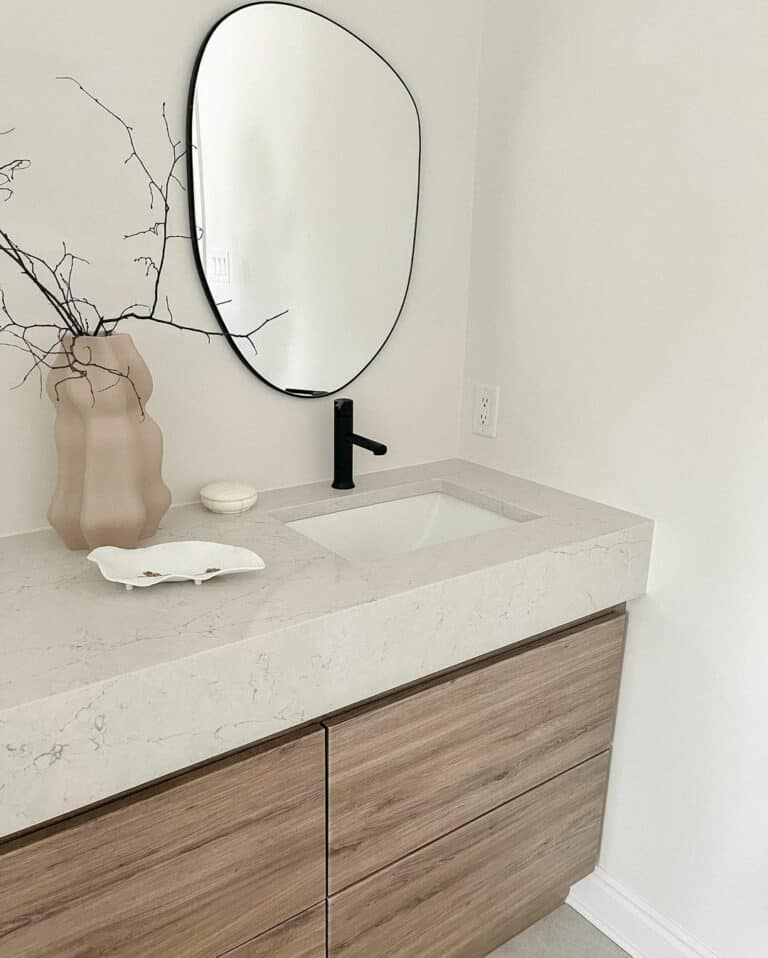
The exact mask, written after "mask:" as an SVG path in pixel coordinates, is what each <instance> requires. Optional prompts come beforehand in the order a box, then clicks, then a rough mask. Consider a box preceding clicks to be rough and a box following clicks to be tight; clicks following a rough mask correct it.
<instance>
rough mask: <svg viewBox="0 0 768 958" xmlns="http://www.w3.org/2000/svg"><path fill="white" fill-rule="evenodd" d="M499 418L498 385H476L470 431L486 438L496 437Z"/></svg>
mask: <svg viewBox="0 0 768 958" xmlns="http://www.w3.org/2000/svg"><path fill="white" fill-rule="evenodd" d="M498 418H499V387H498V386H488V385H480V384H478V385H476V386H475V397H474V403H473V405H472V432H473V433H474V434H475V435H476V436H485V437H486V438H488V439H494V438H495V437H496V425H497V422H498Z"/></svg>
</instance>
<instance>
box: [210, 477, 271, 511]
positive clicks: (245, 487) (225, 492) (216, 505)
mask: <svg viewBox="0 0 768 958" xmlns="http://www.w3.org/2000/svg"><path fill="white" fill-rule="evenodd" d="M258 498H259V493H258V491H257V490H256V489H255V487H254V486H252V485H250V484H249V483H247V482H239V481H236V480H227V481H224V482H209V483H208V485H207V486H203V488H202V489H201V490H200V502H202V504H203V505H204V506H205V508H206V509H209V510H210V511H211V512H217V513H220V514H222V515H232V516H235V515H240V514H241V513H243V512H247V511H248V510H249V509H251V508H252V507H253V506H255V505H256V500H257V499H258Z"/></svg>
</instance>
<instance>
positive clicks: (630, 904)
mask: <svg viewBox="0 0 768 958" xmlns="http://www.w3.org/2000/svg"><path fill="white" fill-rule="evenodd" d="M568 904H569V905H570V906H571V908H573V909H574V910H575V911H577V912H578V913H579V914H580V915H581V916H582V917H583V918H586V919H587V921H588V922H590V923H591V924H592V925H594V926H595V927H596V928H598V929H599V930H600V931H601V932H602V933H603V934H604V935H606V936H607V937H608V938H610V939H611V940H612V941H614V942H615V943H616V944H617V945H618V946H619V947H620V948H623V949H624V951H626V952H627V954H629V955H631V956H632V958H717V956H716V955H715V954H714V952H712V951H710V950H709V949H708V948H705V947H704V946H703V945H701V944H699V942H697V941H694V940H693V939H692V938H691V936H690V935H689V934H687V933H686V932H685V931H684V930H683V929H682V928H680V926H679V925H676V924H675V923H674V922H671V921H668V920H667V919H666V918H663V917H662V916H661V915H659V914H658V912H655V911H654V910H653V909H652V908H651V907H650V905H648V904H646V902H644V901H641V900H640V899H638V898H636V897H635V896H633V895H632V894H631V893H630V892H629V891H627V889H625V888H623V887H622V886H621V885H620V884H619V882H617V881H615V880H614V879H613V878H611V876H610V875H608V874H607V873H606V872H605V871H603V869H602V868H597V869H596V870H595V871H594V872H593V873H592V874H591V875H589V876H588V877H587V878H585V879H584V880H583V881H580V882H579V883H578V884H577V885H574V886H573V888H572V889H571V893H570V895H569V896H568Z"/></svg>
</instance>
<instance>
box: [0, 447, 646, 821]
mask: <svg viewBox="0 0 768 958" xmlns="http://www.w3.org/2000/svg"><path fill="white" fill-rule="evenodd" d="M439 489H444V490H445V491H448V492H450V491H453V492H455V493H458V494H460V495H461V497H463V498H467V499H469V500H470V501H477V502H478V503H482V502H483V497H490V498H491V499H493V500H495V501H496V502H497V503H498V504H499V507H500V508H501V509H503V510H504V511H505V512H507V514H508V515H510V516H511V517H513V518H515V517H517V518H525V519H527V521H521V522H516V523H515V524H514V525H512V526H510V527H508V528H504V529H500V530H496V531H492V532H486V533H483V534H482V535H479V536H475V537H472V538H471V539H464V540H462V541H458V542H449V543H444V544H442V545H436V546H432V547H429V548H427V549H423V550H420V551H418V552H412V553H408V554H406V555H400V556H396V557H394V558H390V559H382V560H378V561H375V562H360V563H353V562H349V561H347V560H345V559H343V558H341V557H339V556H336V555H334V554H332V553H330V552H328V551H327V550H326V549H324V548H323V547H322V546H320V545H318V544H316V543H314V542H312V541H311V540H309V539H306V538H305V537H304V536H302V535H300V534H299V533H298V532H296V531H294V530H292V529H290V528H289V527H287V526H286V525H285V521H287V520H290V519H296V518H301V517H303V516H306V515H313V514H319V513H324V512H329V511H334V510H335V509H337V508H339V500H344V501H345V505H347V506H348V505H350V504H353V505H357V504H368V503H372V502H378V501H383V500H386V499H391V498H397V497H400V496H401V495H403V494H410V495H413V494H418V493H420V492H427V491H433V490H439ZM526 514H527V515H526ZM531 516H532V518H531ZM652 533H653V525H652V523H651V522H650V521H649V520H647V519H643V518H641V517H639V516H634V515H631V514H629V513H626V512H621V511H619V510H616V509H612V508H609V507H607V506H603V505H600V504H598V503H594V502H590V501H588V500H585V499H580V498H578V497H575V496H571V495H568V494H566V493H563V492H559V491H557V490H554V489H550V488H547V487H544V486H540V485H537V484H535V483H531V482H527V481H524V480H522V479H517V478H514V477H512V476H508V475H505V474H503V473H500V472H496V471H493V470H490V469H486V468H483V467H481V466H477V465H473V464H471V463H466V462H462V461H459V460H449V461H446V462H439V463H430V464H427V465H422V466H414V467H409V468H405V469H396V470H391V471H388V472H379V473H373V474H369V475H366V476H362V477H359V479H358V487H357V489H355V490H353V491H351V492H337V491H335V490H333V489H331V488H330V486H329V484H327V483H315V484H311V485H306V486H298V487H293V488H288V489H282V490H273V491H270V492H265V493H263V494H262V495H261V497H260V499H259V503H258V505H257V507H256V508H255V509H253V510H252V511H251V512H249V513H246V514H245V515H243V516H238V517H232V516H215V515H213V514H211V513H208V512H206V511H205V510H204V509H203V508H202V507H201V506H185V507H181V508H177V509H173V510H171V512H170V513H169V514H168V516H167V517H166V519H165V520H164V523H163V526H162V528H161V531H160V533H159V534H158V536H157V537H156V540H155V541H170V540H173V539H207V540H212V541H218V542H225V543H230V544H232V545H242V546H246V547H248V548H251V549H254V550H255V551H256V552H258V553H259V554H260V555H261V556H262V557H263V558H264V560H265V562H266V565H267V567H266V570H265V571H263V572H260V573H255V574H253V575H243V576H232V577H228V578H220V579H214V580H212V581H210V582H207V583H205V584H204V585H202V586H199V587H196V586H195V585H193V584H192V583H176V584H167V585H157V586H155V587H153V588H151V589H142V590H134V591H133V592H127V591H125V590H124V589H123V588H122V587H121V586H118V585H115V584H113V583H109V582H106V581H105V580H103V579H102V578H101V576H100V574H99V571H98V569H97V568H96V567H95V566H94V565H93V564H91V563H88V562H86V561H85V556H84V554H83V553H73V552H69V551H68V550H67V549H66V548H65V547H64V546H63V545H62V544H61V542H60V541H59V540H58V538H57V537H56V536H55V534H54V533H53V532H40V533H33V534H30V535H23V536H15V537H11V538H7V539H3V540H0V623H2V625H1V626H0V629H1V630H2V631H1V634H0V657H1V661H2V669H1V670H0V836H3V835H10V834H12V833H14V832H17V831H19V830H22V829H25V828H28V827H30V826H32V825H35V824H38V823H41V822H43V821H46V820H48V819H50V818H52V817H55V816H58V815H61V814H63V813H65V812H67V811H70V810H73V809H76V808H80V807H82V806H84V805H87V804H90V803H92V802H95V801H98V800H100V799H103V798H105V797H108V796H110V795H114V794H117V793H118V792H121V791H124V790H127V789H130V788H133V787H135V786H137V785H140V784H143V783H145V782H147V781H151V780H152V779H155V778H157V777H159V776H162V775H166V774H168V773H171V772H173V771H176V770H179V769H182V768H184V767H186V766H188V765H190V764H193V763H195V762H199V761H202V760H204V759H207V758H210V757H213V756H216V755H219V754H222V753H224V752H227V751H230V750H232V749H234V748H237V747H240V746H243V745H247V744H248V743H250V742H254V741H257V740H259V739H261V738H265V737H267V736H270V735H273V734H275V733H277V732H280V731H283V730H287V729H289V728H291V727H293V726H296V725H298V724H301V723H303V722H306V721H309V720H311V719H313V718H317V717H319V716H322V715H324V714H327V713H329V712H331V711H335V710H337V709H340V708H344V707H346V706H348V705H352V704H354V703H356V702H359V701H362V700H364V699H366V698H369V697H371V696H373V695H378V694H381V693H383V692H386V691H388V690H390V689H393V688H397V687H398V686H400V685H403V684H405V683H408V682H412V681H415V680H417V679H419V678H421V677H424V676H427V675H430V674H432V673H434V672H437V671H440V670H441V669H444V668H448V667H450V666H452V665H456V664H458V663H460V662H463V661H466V660H468V659H471V658H474V657H476V656H478V655H482V654H485V653H488V652H491V651H493V650H495V649H498V648H502V647H504V646H506V645H509V644H511V643H514V642H517V641H521V640H523V639H525V638H528V637H530V636H531V635H535V634H537V633H539V632H543V631H545V630H547V629H551V628H555V627H557V626H558V625H561V624H563V623H566V622H569V621H573V620H575V619H578V618H581V617H583V616H587V615H589V614H590V613H592V612H596V611H599V610H601V609H605V608H609V607H610V606H612V605H616V604H618V603H620V602H624V601H626V600H628V599H631V598H634V597H636V596H638V595H640V594H642V593H643V592H644V591H645V586H646V579H647V573H648V564H649V558H650V548H651V539H652Z"/></svg>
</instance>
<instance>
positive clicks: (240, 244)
mask: <svg viewBox="0 0 768 958" xmlns="http://www.w3.org/2000/svg"><path fill="white" fill-rule="evenodd" d="M189 140H190V145H191V149H190V151H189V167H190V182H191V184H192V190H191V201H190V207H191V213H192V218H193V224H194V227H195V235H196V237H197V243H196V249H197V260H198V266H199V268H200V272H201V275H202V277H203V281H204V285H205V287H206V291H207V293H208V297H209V300H210V302H211V305H212V306H213V308H214V310H215V312H216V315H217V317H218V319H219V321H220V323H221V325H222V326H223V328H224V330H225V331H226V332H228V333H230V334H232V333H237V334H245V333H250V332H251V331H255V330H258V332H256V333H255V335H254V336H253V337H251V340H250V343H249V341H248V340H247V339H245V340H244V339H242V338H238V339H232V338H230V343H231V345H232V347H233V348H234V349H235V350H236V351H237V352H238V353H239V355H240V356H241V358H242V359H243V361H244V362H245V363H247V365H248V366H249V368H250V369H251V370H252V371H253V372H254V373H255V374H256V375H257V376H259V377H260V378H261V379H263V380H264V381H265V382H267V383H268V384H269V385H270V386H273V387H275V388H276V389H280V390H282V391H284V392H287V393H292V394H294V395H300V396H317V395H327V394H329V393H332V392H336V391H337V390H339V389H342V388H343V387H344V386H346V385H348V384H349V383H350V382H351V381H352V380H353V379H354V378H355V377H356V376H358V375H359V374H360V373H361V372H362V371H363V369H365V367H366V366H367V365H368V364H369V363H370V362H371V361H372V359H373V358H374V357H375V356H376V354H377V353H378V352H379V350H380V349H381V348H382V346H383V345H384V343H385V342H386V340H387V338H388V337H389V335H390V333H391V332H392V329H393V328H394V326H395V323H396V322H397V320H398V318H399V316H400V313H401V312H402V309H403V306H404V304H405V298H406V295H407V292H408V286H409V283H410V277H411V271H412V268H413V253H414V244H415V240H416V221H417V216H418V201H419V173H420V159H421V129H420V122H419V115H418V110H417V108H416V104H415V101H414V99H413V97H412V95H411V93H410V91H409V90H408V88H407V86H406V85H405V83H404V82H403V80H402V78H401V77H400V76H399V74H398V73H397V72H396V71H395V70H394V68H393V67H392V66H390V64H389V63H387V61H386V60H385V59H384V58H383V57H382V56H381V55H380V54H378V53H377V52H376V51H375V50H373V49H372V48H371V47H370V46H369V45H368V44H367V43H365V42H364V41H363V40H361V39H360V38H359V37H357V36H355V35H354V34H353V33H351V32H350V31H349V30H347V29H345V28H344V27H342V26H340V25H339V24H337V23H335V22H334V21H333V20H330V19H329V18H328V17H325V16H323V15H322V14H318V13H314V12H313V11H310V10H307V9H305V8H303V7H299V6H296V5H294V4H289V3H272V2H262V3H253V4H250V5H248V6H245V7H241V8H240V9H239V10H235V11H234V12H233V13H231V14H229V15H228V16H226V17H225V18H224V19H223V20H221V21H220V22H219V23H218V24H217V25H216V26H215V27H214V29H213V30H212V31H211V33H210V34H209V36H208V38H207V40H206V41H205V44H204V45H203V48H202V50H201V52H200V55H199V57H198V61H197V65H196V69H195V75H194V77H193V82H192V92H191V96H190V110H189ZM273 317H276V318H273Z"/></svg>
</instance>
